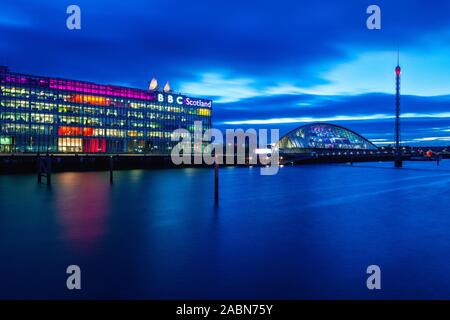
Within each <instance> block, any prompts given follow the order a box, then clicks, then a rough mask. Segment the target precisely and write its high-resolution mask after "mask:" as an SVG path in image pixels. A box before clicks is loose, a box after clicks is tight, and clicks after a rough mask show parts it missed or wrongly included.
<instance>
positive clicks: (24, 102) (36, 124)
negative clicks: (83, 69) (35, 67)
mask: <svg viewBox="0 0 450 320" xmlns="http://www.w3.org/2000/svg"><path fill="white" fill-rule="evenodd" d="M153 81H154V80H153ZM153 81H152V82H153ZM153 87H154V88H153V89H152V85H151V86H150V88H149V90H142V89H135V88H127V87H120V86H112V85H100V84H96V83H91V82H86V81H78V80H68V79H59V78H50V77H44V76H34V75H27V74H21V73H14V72H11V71H10V70H9V69H8V68H7V67H2V66H0V153H38V152H40V153H46V152H49V153H127V154H128V153H130V154H134V153H138V154H139V153H146V154H161V155H167V154H169V153H170V151H171V149H172V148H173V146H174V145H175V144H176V143H177V142H176V141H171V134H172V132H173V131H174V130H175V129H178V128H184V129H187V130H188V131H189V132H191V133H193V132H194V121H201V122H202V126H203V130H206V129H209V128H211V112H212V101H211V100H206V99H199V98H191V97H187V96H185V95H181V94H175V93H173V92H171V91H169V90H164V91H160V90H158V89H157V87H156V86H153ZM165 91H168V92H165ZM194 151H195V150H194Z"/></svg>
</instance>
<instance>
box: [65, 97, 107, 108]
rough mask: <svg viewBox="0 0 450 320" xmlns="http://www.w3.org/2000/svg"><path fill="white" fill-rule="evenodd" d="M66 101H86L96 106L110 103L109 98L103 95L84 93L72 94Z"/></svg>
mask: <svg viewBox="0 0 450 320" xmlns="http://www.w3.org/2000/svg"><path fill="white" fill-rule="evenodd" d="M67 101H70V102H76V103H88V104H92V105H98V106H109V105H111V100H110V99H109V98H105V97H99V96H90V95H84V94H73V95H71V96H70V97H69V98H68V99H67Z"/></svg>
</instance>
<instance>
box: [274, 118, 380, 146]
mask: <svg viewBox="0 0 450 320" xmlns="http://www.w3.org/2000/svg"><path fill="white" fill-rule="evenodd" d="M277 146H278V148H279V149H280V151H282V152H284V153H302V152H311V151H324V150H330V151H331V150H337V151H338V150H378V149H377V147H376V146H375V145H374V144H373V143H372V142H370V141H369V140H367V139H366V138H364V137H363V136H361V135H359V134H357V133H356V132H353V131H351V130H349V129H346V128H344V127H341V126H337V125H334V124H328V123H313V124H307V125H304V126H301V127H298V128H296V129H294V130H292V131H290V132H289V133H287V134H286V135H284V136H283V137H282V138H281V139H280V141H279V143H278V145H277Z"/></svg>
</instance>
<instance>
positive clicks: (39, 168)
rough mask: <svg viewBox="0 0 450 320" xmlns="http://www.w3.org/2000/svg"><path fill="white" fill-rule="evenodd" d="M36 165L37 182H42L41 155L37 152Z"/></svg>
mask: <svg viewBox="0 0 450 320" xmlns="http://www.w3.org/2000/svg"><path fill="white" fill-rule="evenodd" d="M36 165H37V176H38V183H39V184H41V183H42V172H41V155H40V154H39V152H38V154H37V161H36Z"/></svg>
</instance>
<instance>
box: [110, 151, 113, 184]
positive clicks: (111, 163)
mask: <svg viewBox="0 0 450 320" xmlns="http://www.w3.org/2000/svg"><path fill="white" fill-rule="evenodd" d="M113 170H114V158H113V156H109V183H110V184H113V183H114V176H113Z"/></svg>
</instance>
